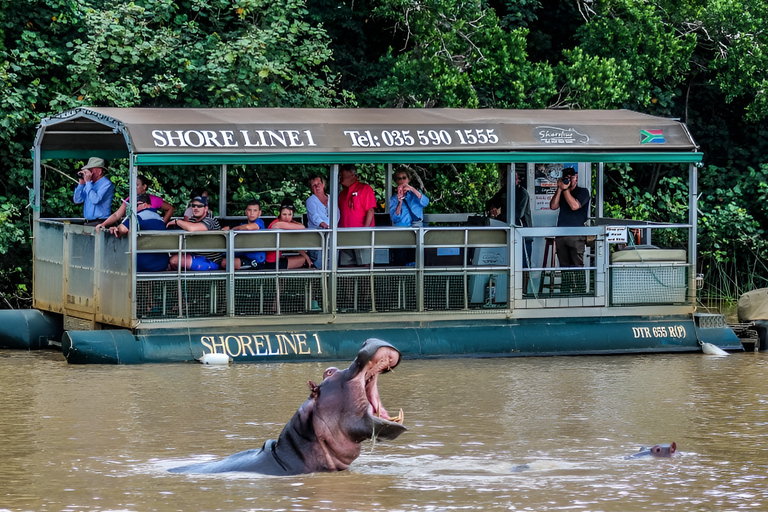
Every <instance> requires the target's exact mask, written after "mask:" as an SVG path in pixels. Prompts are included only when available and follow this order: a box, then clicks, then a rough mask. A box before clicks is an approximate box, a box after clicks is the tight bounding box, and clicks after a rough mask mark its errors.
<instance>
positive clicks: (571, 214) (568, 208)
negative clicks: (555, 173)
mask: <svg viewBox="0 0 768 512" xmlns="http://www.w3.org/2000/svg"><path fill="white" fill-rule="evenodd" d="M578 182H579V175H578V174H577V173H576V169H574V168H573V167H566V168H565V169H563V177H562V178H560V179H559V180H557V191H556V192H555V195H553V196H552V199H551V200H550V201H549V208H550V209H551V210H558V209H559V210H560V212H559V213H558V216H557V226H558V227H562V226H564V227H582V226H584V224H585V223H586V222H587V218H588V217H589V200H590V196H589V191H588V190H587V189H585V188H580V187H577V186H576V185H577V184H578ZM555 244H556V247H557V259H558V260H559V261H560V266H561V267H583V266H584V249H585V247H586V245H587V237H586V236H559V237H557V240H556V241H555Z"/></svg>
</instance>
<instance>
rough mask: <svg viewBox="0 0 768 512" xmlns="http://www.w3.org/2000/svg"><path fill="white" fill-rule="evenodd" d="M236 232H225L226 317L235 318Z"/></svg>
mask: <svg viewBox="0 0 768 512" xmlns="http://www.w3.org/2000/svg"><path fill="white" fill-rule="evenodd" d="M236 233H237V231H234V230H231V229H230V230H229V231H227V251H226V253H227V286H226V290H227V315H228V316H230V317H233V316H235V236H237V235H236Z"/></svg>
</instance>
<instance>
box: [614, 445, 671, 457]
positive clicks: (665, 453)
mask: <svg viewBox="0 0 768 512" xmlns="http://www.w3.org/2000/svg"><path fill="white" fill-rule="evenodd" d="M676 451H677V444H675V443H674V442H672V443H670V444H657V445H654V446H652V447H650V448H646V447H642V448H640V451H639V452H637V453H633V454H632V455H627V456H626V457H624V458H625V459H636V458H638V457H671V456H673V455H674V454H675V452H676Z"/></svg>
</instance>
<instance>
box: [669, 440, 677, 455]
mask: <svg viewBox="0 0 768 512" xmlns="http://www.w3.org/2000/svg"><path fill="white" fill-rule="evenodd" d="M676 451H677V444H676V443H675V442H674V441H672V444H671V445H669V454H670V455H672V454H673V453H675V452H676Z"/></svg>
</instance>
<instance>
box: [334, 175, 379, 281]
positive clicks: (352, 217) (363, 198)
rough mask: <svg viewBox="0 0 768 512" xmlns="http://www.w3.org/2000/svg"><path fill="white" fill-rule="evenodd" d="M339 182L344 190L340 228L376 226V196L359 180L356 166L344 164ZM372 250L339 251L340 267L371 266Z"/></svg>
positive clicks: (341, 196) (340, 211)
mask: <svg viewBox="0 0 768 512" xmlns="http://www.w3.org/2000/svg"><path fill="white" fill-rule="evenodd" d="M339 181H340V182H341V186H342V187H344V189H343V190H342V191H341V193H339V227H340V228H367V227H373V226H375V222H374V217H373V214H374V209H375V208H376V195H375V194H374V193H373V189H372V188H371V186H370V185H368V184H366V183H361V182H360V181H358V179H357V168H356V167H355V166H354V164H344V165H342V166H341V169H340V170H339ZM370 259H371V250H370V249H354V250H352V249H347V250H341V251H339V265H341V266H350V265H368V264H370Z"/></svg>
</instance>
